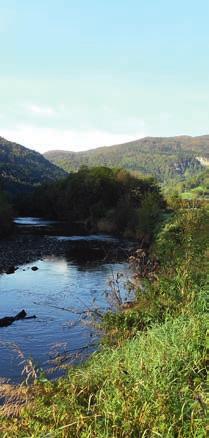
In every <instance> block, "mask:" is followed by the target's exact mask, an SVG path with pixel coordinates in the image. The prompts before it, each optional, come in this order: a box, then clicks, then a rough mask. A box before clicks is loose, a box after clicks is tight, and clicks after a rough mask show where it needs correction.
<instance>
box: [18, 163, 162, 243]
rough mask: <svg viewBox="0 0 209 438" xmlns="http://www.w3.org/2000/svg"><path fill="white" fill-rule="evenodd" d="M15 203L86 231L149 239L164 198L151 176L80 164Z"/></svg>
mask: <svg viewBox="0 0 209 438" xmlns="http://www.w3.org/2000/svg"><path fill="white" fill-rule="evenodd" d="M18 206H19V209H20V210H21V212H22V213H23V214H28V213H29V214H33V215H39V216H44V217H50V218H54V219H57V220H63V221H66V222H68V223H69V225H75V224H78V225H79V224H82V225H83V226H84V228H85V230H86V231H87V232H107V233H120V234H123V235H125V236H133V237H137V238H144V239H145V240H146V239H148V240H149V238H150V236H151V235H152V233H153V229H154V227H155V224H156V221H157V218H158V217H159V214H160V212H161V210H162V208H163V207H164V201H163V198H162V196H161V193H160V190H159V188H158V186H157V185H156V184H155V182H154V180H153V179H152V178H146V179H145V178H140V179H138V178H136V177H134V176H132V175H130V173H128V172H127V171H125V170H122V169H110V168H107V167H95V168H90V169H89V168H87V167H82V168H81V169H80V170H79V171H78V172H76V173H71V174H70V175H69V176H68V177H67V178H65V179H63V180H60V181H58V182H56V183H53V184H45V185H43V186H42V187H40V188H38V189H37V190H36V191H35V192H34V194H33V196H32V197H31V196H28V197H25V198H24V199H23V198H21V201H20V200H19V202H18Z"/></svg>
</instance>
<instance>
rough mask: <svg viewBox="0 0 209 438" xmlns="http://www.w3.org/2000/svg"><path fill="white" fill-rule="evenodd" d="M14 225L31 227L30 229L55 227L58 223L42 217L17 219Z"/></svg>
mask: <svg viewBox="0 0 209 438" xmlns="http://www.w3.org/2000/svg"><path fill="white" fill-rule="evenodd" d="M14 223H15V224H16V225H19V226H29V227H47V226H48V225H55V224H57V223H58V222H57V221H52V220H47V219H44V218H40V217H22V216H21V217H17V218H15V220H14Z"/></svg>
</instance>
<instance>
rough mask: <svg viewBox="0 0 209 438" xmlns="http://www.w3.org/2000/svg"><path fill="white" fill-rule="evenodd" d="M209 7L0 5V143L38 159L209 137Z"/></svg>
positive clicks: (14, 0) (149, 0)
mask: <svg viewBox="0 0 209 438" xmlns="http://www.w3.org/2000/svg"><path fill="white" fill-rule="evenodd" d="M208 22H209V1H208V0H199V1H198V2H197V1H196V0H195V1H194V0H181V1H180V0H175V1H173V2H171V1H170V2H169V1H168V0H36V1H32V0H0V136H3V137H5V138H7V139H8V140H13V141H16V142H18V143H20V144H23V145H24V146H27V147H30V148H33V149H35V150H37V151H39V152H45V151H47V150H50V149H65V150H74V151H79V150H86V149H90V148H94V147H98V146H104V145H111V144H117V143H123V142H126V141H129V140H134V139H137V138H141V137H144V136H173V135H181V134H185V135H202V134H209V26H208Z"/></svg>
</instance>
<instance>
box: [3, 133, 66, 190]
mask: <svg viewBox="0 0 209 438" xmlns="http://www.w3.org/2000/svg"><path fill="white" fill-rule="evenodd" d="M63 176H65V172H64V171H63V170H61V169H59V168H58V167H57V166H55V165H54V164H52V163H50V162H49V161H48V160H47V159H46V158H44V157H43V156H42V155H41V154H39V153H38V152H35V151H32V150H30V149H27V148H25V147H23V146H21V145H19V144H17V143H12V142H10V141H8V140H5V139H4V138H2V137H0V179H1V184H2V185H3V188H4V190H6V191H9V192H11V193H13V194H14V193H17V192H19V191H29V190H31V189H32V188H33V187H34V186H37V185H39V184H42V183H43V182H46V181H54V180H56V179H58V178H61V177H63Z"/></svg>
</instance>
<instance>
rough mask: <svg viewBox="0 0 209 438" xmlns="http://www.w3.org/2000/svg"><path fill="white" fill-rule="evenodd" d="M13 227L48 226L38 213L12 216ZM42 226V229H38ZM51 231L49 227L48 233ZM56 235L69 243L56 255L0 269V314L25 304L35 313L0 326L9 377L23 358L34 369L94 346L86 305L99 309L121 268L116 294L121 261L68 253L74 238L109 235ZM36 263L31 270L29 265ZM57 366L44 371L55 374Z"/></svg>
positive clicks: (0, 355)
mask: <svg viewBox="0 0 209 438" xmlns="http://www.w3.org/2000/svg"><path fill="white" fill-rule="evenodd" d="M16 223H17V224H18V226H19V227H21V226H24V227H27V226H28V227H31V233H32V231H33V227H37V226H41V227H44V226H46V227H48V225H50V226H53V221H52V222H50V224H49V223H48V222H46V223H44V220H42V219H40V218H18V219H17V220H16ZM42 232H43V231H42ZM52 234H53V233H52ZM51 238H52V239H57V241H59V240H60V241H61V240H63V239H64V240H65V241H66V240H67V241H68V242H69V248H68V250H67V251H66V253H65V254H64V255H62V256H54V255H51V256H47V257H43V258H42V259H41V260H36V261H35V262H33V263H28V264H25V265H21V266H19V267H18V269H17V270H16V272H15V273H14V274H12V275H7V274H2V275H0V295H1V307H0V317H4V316H6V315H15V314H16V313H18V312H19V311H20V310H22V309H25V310H26V311H27V313H28V315H34V314H35V315H36V319H30V320H20V321H16V322H14V323H13V324H12V325H10V326H9V327H4V328H0V376H1V378H2V377H3V378H6V379H10V380H11V381H12V382H15V383H17V382H20V381H21V380H22V379H24V375H22V370H23V368H24V366H25V364H26V361H27V360H28V359H30V358H31V359H32V361H33V364H35V366H36V367H37V368H38V369H43V370H44V371H45V372H49V369H51V367H52V365H53V366H54V359H55V358H59V359H62V360H61V363H62V364H65V363H69V362H71V361H72V362H76V361H80V360H84V359H85V357H87V356H88V355H89V354H90V353H91V352H93V351H95V350H96V349H97V348H98V340H99V336H100V334H99V332H98V331H97V330H96V328H95V327H94V325H93V324H92V323H91V321H90V320H91V318H90V317H89V310H92V309H99V311H102V312H103V311H105V310H106V309H107V308H108V307H109V302H108V300H107V297H106V293H105V292H107V291H109V290H110V287H109V281H110V280H111V279H112V278H113V277H116V275H117V273H122V274H123V276H122V278H121V280H120V281H121V284H120V288H121V294H122V296H123V297H125V294H126V289H125V287H124V283H125V282H126V281H127V279H128V276H129V275H130V274H129V271H128V264H127V261H126V260H125V259H124V260H120V261H115V262H113V260H108V258H107V259H105V260H101V257H99V258H98V259H97V257H93V258H92V257H90V260H88V259H87V258H86V257H85V258H82V257H81V258H79V257H76V258H74V257H73V256H72V255H71V252H70V245H71V242H73V245H74V248H75V245H76V244H77V242H78V248H80V246H79V244H80V242H81V241H88V244H89V245H91V242H92V243H94V244H95V242H96V243H97V246H98V247H99V246H100V245H102V244H103V242H104V241H105V242H109V244H110V245H111V244H113V242H114V244H116V239H113V238H112V237H110V236H105V235H102V236H99V235H98V236H96V235H93V236H66V235H65V236H61V235H59V236H54V235H52V236H51ZM33 266H36V267H37V268H38V269H37V270H36V271H33V270H32V269H31V268H32V267H33ZM60 372H61V371H60V370H59V371H56V372H55V370H54V371H53V372H51V373H49V374H48V376H49V377H56V376H57V375H59V374H60Z"/></svg>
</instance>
